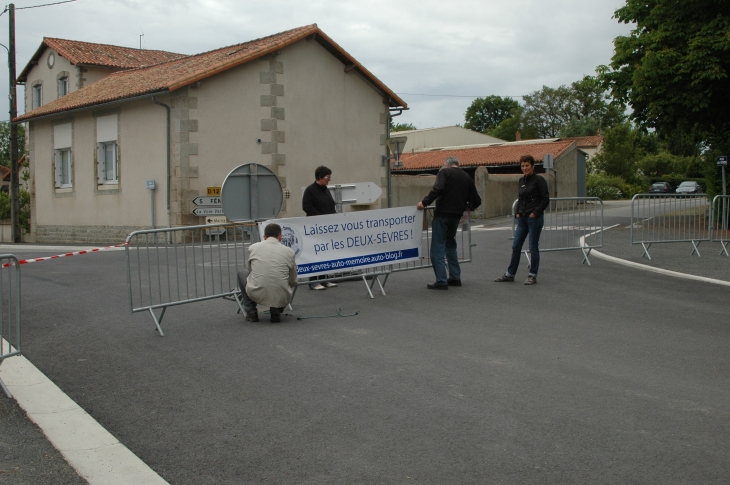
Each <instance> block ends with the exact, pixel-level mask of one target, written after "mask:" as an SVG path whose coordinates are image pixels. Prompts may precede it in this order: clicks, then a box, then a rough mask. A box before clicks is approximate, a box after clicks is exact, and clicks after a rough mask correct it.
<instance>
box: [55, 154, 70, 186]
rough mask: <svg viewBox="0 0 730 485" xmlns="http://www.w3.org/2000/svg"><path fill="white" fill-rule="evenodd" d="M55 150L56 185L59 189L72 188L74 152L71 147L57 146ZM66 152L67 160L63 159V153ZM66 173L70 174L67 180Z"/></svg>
mask: <svg viewBox="0 0 730 485" xmlns="http://www.w3.org/2000/svg"><path fill="white" fill-rule="evenodd" d="M53 152H54V164H55V171H56V177H55V179H56V180H55V186H56V188H57V189H71V188H73V186H74V184H73V152H72V150H71V147H66V148H56V149H54V150H53ZM64 153H66V154H68V156H67V157H66V160H64V159H63V154H64ZM64 173H65V174H66V175H67V176H68V177H67V180H66V181H64Z"/></svg>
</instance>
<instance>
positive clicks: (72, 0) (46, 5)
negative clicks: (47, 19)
mask: <svg viewBox="0 0 730 485" xmlns="http://www.w3.org/2000/svg"><path fill="white" fill-rule="evenodd" d="M75 1H76V0H63V1H62V2H55V3H44V4H43V5H31V6H30V7H15V10H25V9H26V8H38V7H50V6H51V5H60V4H62V3H71V2H75ZM6 10H7V7H6ZM3 13H5V12H3Z"/></svg>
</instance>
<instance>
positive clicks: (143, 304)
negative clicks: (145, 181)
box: [126, 222, 255, 335]
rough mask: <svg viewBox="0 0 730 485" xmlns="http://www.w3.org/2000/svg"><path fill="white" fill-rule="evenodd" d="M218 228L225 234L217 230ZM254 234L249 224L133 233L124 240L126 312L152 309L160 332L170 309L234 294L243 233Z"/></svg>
mask: <svg viewBox="0 0 730 485" xmlns="http://www.w3.org/2000/svg"><path fill="white" fill-rule="evenodd" d="M252 226H254V227H252ZM221 228H222V229H225V232H223V233H222V234H219V232H222V231H221ZM254 232H255V223H253V222H239V223H230V222H229V223H223V224H211V225H206V226H185V227H173V228H163V229H150V230H144V231H135V232H133V233H131V234H130V235H129V236H127V240H126V243H127V246H126V255H127V287H128V291H129V306H130V310H131V311H132V313H137V312H143V311H148V312H150V314H151V315H152V318H153V319H154V321H155V325H156V326H157V330H158V331H159V332H160V335H164V333H163V332H162V327H161V322H162V318H163V317H164V315H165V310H167V308H168V307H171V306H175V305H182V304H185V303H192V302H196V301H204V300H210V299H213V298H223V297H235V295H236V293H237V291H238V289H237V286H238V284H237V279H236V277H237V275H238V272H239V271H240V270H242V269H244V268H245V267H246V254H245V249H244V235H245V234H246V233H254ZM158 309H162V312H161V313H160V315H159V317H158V316H157V315H155V310H158Z"/></svg>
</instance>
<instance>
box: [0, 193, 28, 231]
mask: <svg viewBox="0 0 730 485" xmlns="http://www.w3.org/2000/svg"><path fill="white" fill-rule="evenodd" d="M18 202H19V203H20V208H19V209H20V212H19V213H18V216H19V219H20V227H22V228H23V229H24V230H25V232H26V234H27V233H29V232H30V193H28V192H27V191H25V190H23V189H20V193H19V194H18ZM0 219H10V194H8V193H7V192H0Z"/></svg>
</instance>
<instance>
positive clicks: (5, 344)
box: [0, 254, 21, 398]
mask: <svg viewBox="0 0 730 485" xmlns="http://www.w3.org/2000/svg"><path fill="white" fill-rule="evenodd" d="M0 263H1V264H2V265H1V266H0V362H2V361H3V360H4V359H7V358H8V357H12V356H14V355H20V353H21V347H20V333H21V332H20V329H21V322H20V307H21V304H20V265H19V264H18V258H16V257H15V256H13V255H12V254H3V255H0ZM0 388H1V389H2V390H3V392H4V393H5V395H6V396H8V398H12V397H13V396H12V395H11V394H10V391H9V390H8V388H7V387H6V386H5V383H3V381H2V379H0Z"/></svg>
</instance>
